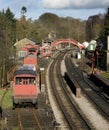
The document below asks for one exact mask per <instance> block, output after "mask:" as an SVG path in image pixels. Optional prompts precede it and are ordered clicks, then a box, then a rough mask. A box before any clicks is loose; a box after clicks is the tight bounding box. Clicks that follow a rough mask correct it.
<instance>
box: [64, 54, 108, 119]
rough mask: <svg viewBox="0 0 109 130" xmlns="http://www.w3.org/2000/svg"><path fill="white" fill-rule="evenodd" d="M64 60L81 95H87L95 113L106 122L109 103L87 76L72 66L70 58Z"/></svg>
mask: <svg viewBox="0 0 109 130" xmlns="http://www.w3.org/2000/svg"><path fill="white" fill-rule="evenodd" d="M65 60H66V62H65V63H66V66H67V71H69V72H70V73H71V74H72V76H74V78H75V80H77V81H78V84H79V85H80V87H81V89H82V90H83V93H85V94H86V95H87V99H89V100H90V101H91V102H92V103H93V106H94V107H95V108H96V109H97V111H98V112H99V113H100V114H101V115H102V116H103V117H104V118H105V119H106V120H107V121H108V120H109V103H108V102H107V101H106V100H105V99H104V98H102V96H101V95H100V92H99V90H98V88H97V87H96V86H95V85H94V84H93V83H92V82H90V81H89V79H88V78H87V76H86V75H84V74H83V72H82V70H80V69H79V68H78V67H76V66H75V65H74V63H73V62H72V60H71V57H70V56H67V57H66V59H65ZM68 63H69V64H68Z"/></svg>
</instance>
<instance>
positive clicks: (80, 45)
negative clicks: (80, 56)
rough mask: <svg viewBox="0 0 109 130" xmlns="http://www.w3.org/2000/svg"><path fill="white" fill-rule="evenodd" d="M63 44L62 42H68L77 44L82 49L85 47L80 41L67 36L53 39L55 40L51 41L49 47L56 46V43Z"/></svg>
mask: <svg viewBox="0 0 109 130" xmlns="http://www.w3.org/2000/svg"><path fill="white" fill-rule="evenodd" d="M61 43H62V44H63V43H67V44H68V43H69V44H73V45H75V46H77V47H78V48H79V49H80V50H82V49H84V48H85V46H84V45H83V44H81V43H79V42H78V41H76V40H74V39H69V38H67V39H64V38H63V39H58V40H55V41H53V42H52V43H51V47H56V46H57V45H58V44H61Z"/></svg>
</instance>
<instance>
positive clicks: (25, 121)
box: [15, 108, 42, 130]
mask: <svg viewBox="0 0 109 130" xmlns="http://www.w3.org/2000/svg"><path fill="white" fill-rule="evenodd" d="M15 111H16V114H17V118H18V126H19V130H26V129H30V130H42V128H41V126H40V123H39V121H38V118H37V115H36V111H35V109H33V108H32V109H28V110H24V109H20V108H17V109H16V110H15Z"/></svg>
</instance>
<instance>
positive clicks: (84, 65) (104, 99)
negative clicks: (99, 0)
mask: <svg viewBox="0 0 109 130" xmlns="http://www.w3.org/2000/svg"><path fill="white" fill-rule="evenodd" d="M8 11H9V10H8ZM5 13H6V16H5V17H6V18H7V19H8V17H7V12H3V14H2V12H1V14H2V15H3V16H2V15H1V14H0V16H1V18H2V19H5V17H4V14H5ZM8 13H9V12H8ZM23 13H24V12H23ZM9 14H10V13H9ZM9 14H8V15H9ZM108 15H109V8H108V12H107V14H106V15H105V17H104V15H103V16H102V19H101V15H97V16H90V17H89V19H88V20H87V21H81V20H79V19H73V18H60V17H58V16H56V15H53V14H49V13H46V14H43V15H42V16H40V18H39V20H36V21H32V20H31V19H29V20H27V19H26V16H25V15H24V14H23V15H22V17H21V19H19V20H16V22H15V23H11V22H13V21H14V20H15V19H12V21H9V23H11V24H12V25H13V26H14V24H16V26H14V27H15V30H14V28H13V26H11V25H10V24H9V28H8V26H6V25H4V26H3V29H5V26H6V29H7V30H6V29H5V30H2V28H1V32H0V44H1V48H2V47H3V49H4V50H2V49H1V48H0V49H1V55H2V56H3V58H1V59H0V64H1V67H0V76H1V80H0V85H1V86H0V129H1V130H5V129H6V130H109V30H107V26H106V25H105V24H106V23H107V21H105V20H106V19H107V17H108V18H109V16H108ZM12 16H13V15H12ZM7 19H5V20H7ZM5 20H4V21H5ZM8 20H10V17H9V19H8ZM100 20H101V21H100ZM0 21H1V20H0ZM99 21H100V22H99ZM7 23H8V22H7ZM2 24H3V23H2ZM2 24H1V23H0V25H2ZM101 26H102V27H104V28H103V29H101ZM97 29H98V30H97ZM108 29H109V28H108ZM10 30H12V31H13V32H11V31H10ZM16 30H17V31H16ZM81 30H82V32H81ZM8 31H9V32H8ZM14 31H15V32H14ZM101 32H102V33H101ZM80 33H81V34H80ZM92 34H93V35H92ZM10 35H11V36H10ZM13 39H14V40H13ZM42 39H43V40H42ZM85 39H86V40H85ZM3 43H4V44H5V48H4V46H3V45H4V44H3ZM1 55H0V57H1Z"/></svg>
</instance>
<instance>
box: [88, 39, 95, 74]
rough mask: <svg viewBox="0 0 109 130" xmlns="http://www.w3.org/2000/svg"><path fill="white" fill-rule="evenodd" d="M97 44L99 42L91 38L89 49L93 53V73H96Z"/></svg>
mask: <svg viewBox="0 0 109 130" xmlns="http://www.w3.org/2000/svg"><path fill="white" fill-rule="evenodd" d="M96 46H97V42H96V41H95V40H91V41H90V43H89V45H88V47H87V50H88V51H90V52H91V53H92V58H91V60H92V74H93V73H94V67H95V58H96V53H97V52H96Z"/></svg>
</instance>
